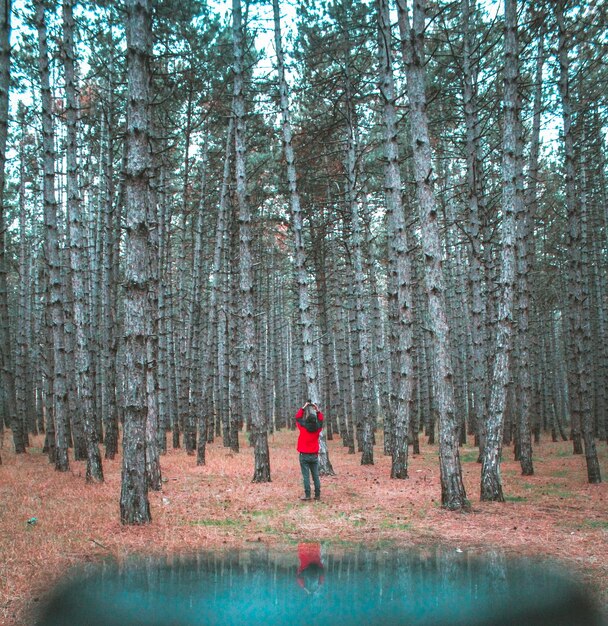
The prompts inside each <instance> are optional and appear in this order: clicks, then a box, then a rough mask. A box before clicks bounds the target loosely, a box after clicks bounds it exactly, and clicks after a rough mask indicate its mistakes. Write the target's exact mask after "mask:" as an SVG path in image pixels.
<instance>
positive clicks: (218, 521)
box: [186, 517, 243, 527]
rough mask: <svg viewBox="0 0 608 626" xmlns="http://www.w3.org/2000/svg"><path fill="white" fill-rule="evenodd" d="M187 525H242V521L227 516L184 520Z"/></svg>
mask: <svg viewBox="0 0 608 626" xmlns="http://www.w3.org/2000/svg"><path fill="white" fill-rule="evenodd" d="M186 523H187V524H188V526H225V527H234V526H242V525H243V522H241V521H240V520H237V519H232V518H230V517H227V518H225V519H193V520H188V521H187V522H186Z"/></svg>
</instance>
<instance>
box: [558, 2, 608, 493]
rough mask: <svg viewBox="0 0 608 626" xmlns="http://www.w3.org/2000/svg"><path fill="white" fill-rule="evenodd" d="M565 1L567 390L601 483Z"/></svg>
mask: <svg viewBox="0 0 608 626" xmlns="http://www.w3.org/2000/svg"><path fill="white" fill-rule="evenodd" d="M564 6H565V0H559V1H558V2H556V4H555V14H556V19H557V24H558V29H559V49H558V56H559V66H560V75H559V93H560V99H561V104H562V114H563V122H564V157H565V166H564V171H565V177H566V206H567V210H568V239H569V241H568V254H569V259H568V324H569V333H570V347H571V350H570V351H569V359H568V361H569V368H568V369H569V376H568V393H569V399H570V415H571V424H572V431H573V444H574V452H575V453H578V452H579V451H580V452H582V448H581V445H580V437H581V432H580V430H581V429H582V431H583V432H582V438H583V442H584V444H585V460H586V462H587V476H588V479H589V482H590V483H599V482H601V472H600V466H599V462H598V458H597V450H596V448H595V439H594V436H593V425H592V423H591V421H592V420H591V413H590V411H588V410H586V409H587V399H588V398H587V396H588V393H589V372H588V371H587V370H586V367H585V360H586V353H585V325H586V321H585V319H584V299H585V293H584V291H585V290H584V285H583V283H584V277H583V258H582V254H583V251H582V244H583V243H584V242H583V241H582V219H581V207H580V206H579V203H578V200H577V191H576V186H575V183H576V170H575V160H574V159H575V157H574V137H573V133H572V103H571V99H570V78H569V59H568V41H569V38H568V33H567V30H566V25H565V18H564Z"/></svg>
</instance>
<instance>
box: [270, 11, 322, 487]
mask: <svg viewBox="0 0 608 626" xmlns="http://www.w3.org/2000/svg"><path fill="white" fill-rule="evenodd" d="M272 6H273V15H274V40H275V50H276V53H277V69H278V74H279V76H278V79H279V95H280V104H281V120H282V131H283V149H284V151H285V160H286V164H287V183H288V186H289V199H290V210H291V224H292V231H293V236H294V248H295V254H294V258H295V273H296V281H297V285H298V313H299V319H300V325H301V328H302V356H303V361H304V374H305V377H306V392H307V396H308V397H307V400H310V401H311V402H313V403H315V404H319V403H320V402H321V396H320V392H319V381H318V372H317V364H316V362H315V358H314V357H315V355H314V345H313V340H314V336H313V320H312V311H311V309H310V302H309V288H308V278H307V275H306V267H305V252H304V238H303V232H302V211H301V207H300V194H299V192H298V188H297V173H296V164H295V155H294V151H293V145H292V128H291V119H290V111H289V94H288V89H287V81H286V79H285V65H284V61H283V46H282V42H281V20H280V12H279V2H278V0H273V3H272ZM319 472H320V473H321V474H322V475H333V474H334V471H333V468H332V466H331V462H330V460H329V454H328V451H327V444H326V441H325V433H324V431H321V436H320V437H319Z"/></svg>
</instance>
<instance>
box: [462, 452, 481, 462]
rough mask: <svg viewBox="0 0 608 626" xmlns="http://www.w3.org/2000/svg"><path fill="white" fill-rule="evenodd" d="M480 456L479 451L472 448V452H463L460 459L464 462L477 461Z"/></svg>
mask: <svg viewBox="0 0 608 626" xmlns="http://www.w3.org/2000/svg"><path fill="white" fill-rule="evenodd" d="M478 458H479V452H478V451H477V450H471V451H470V452H461V454H460V461H461V462H462V463H477V459H478Z"/></svg>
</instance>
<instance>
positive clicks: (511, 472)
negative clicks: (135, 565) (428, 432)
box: [0, 432, 608, 626]
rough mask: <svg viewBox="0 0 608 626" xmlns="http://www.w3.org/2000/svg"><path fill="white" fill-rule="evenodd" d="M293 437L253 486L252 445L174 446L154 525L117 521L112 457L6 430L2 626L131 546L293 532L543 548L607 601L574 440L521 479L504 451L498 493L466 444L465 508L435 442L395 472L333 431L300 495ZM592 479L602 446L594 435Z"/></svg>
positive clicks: (604, 537)
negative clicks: (310, 490)
mask: <svg viewBox="0 0 608 626" xmlns="http://www.w3.org/2000/svg"><path fill="white" fill-rule="evenodd" d="M295 437H296V436H295V433H293V432H280V433H277V434H275V435H273V436H271V438H270V452H271V472H272V482H271V483H266V484H252V483H251V476H252V474H253V454H252V450H251V449H250V448H248V447H247V444H246V441H245V439H243V442H242V451H241V452H240V453H239V454H233V453H231V452H230V451H229V450H227V449H225V448H223V447H222V445H221V442H219V441H218V442H217V443H214V444H211V445H209V446H208V449H207V464H206V465H205V466H203V467H197V466H196V459H195V458H194V457H189V456H187V455H186V454H185V452H184V451H183V450H171V451H170V452H169V453H168V454H167V455H166V456H164V457H163V458H162V461H161V464H162V472H163V481H164V484H163V489H162V492H159V493H156V492H152V493H151V494H150V502H151V508H152V517H153V521H152V524H150V525H147V526H142V527H124V526H122V525H121V523H120V520H119V510H118V502H119V494H120V470H121V462H120V460H119V459H116V460H114V461H105V462H104V473H105V482H104V483H103V484H100V485H87V484H85V480H84V473H85V468H84V464H83V463H82V462H72V463H71V470H70V471H69V472H68V473H65V474H60V473H58V472H56V471H54V470H53V468H52V467H51V466H49V464H48V460H47V458H46V456H45V455H43V454H42V450H41V446H42V438H41V437H36V438H34V439H33V441H32V444H33V445H32V447H31V448H30V450H29V452H28V453H27V454H26V455H19V456H16V455H15V454H14V453H13V452H12V451H11V449H10V448H11V445H10V433H5V437H4V446H3V447H2V449H1V454H2V462H3V464H2V465H0V624H1V625H2V626H15V625H17V624H19V625H21V624H27V623H28V618H27V616H28V614H30V612H31V610H32V609H33V608H34V607H35V606H36V605H37V603H38V602H39V601H40V599H41V597H42V596H43V595H44V593H45V592H46V591H48V590H49V589H50V588H51V587H52V586H53V584H54V583H55V582H56V581H57V580H59V579H60V578H61V576H62V574H64V573H65V572H66V571H68V570H69V569H70V568H72V567H74V566H78V565H81V564H83V563H87V562H91V561H96V560H100V559H104V558H107V557H112V558H115V559H117V560H120V559H122V558H124V557H126V556H129V555H132V554H158V555H162V556H165V555H173V554H176V553H180V554H182V553H190V552H194V551H199V550H211V549H225V548H247V547H252V546H256V547H257V546H259V545H260V544H264V545H267V546H270V547H273V548H277V549H281V550H282V549H286V550H293V548H294V546H295V545H296V544H297V543H299V542H302V541H311V540H314V541H321V542H325V543H327V544H328V545H330V546H336V547H340V548H342V547H348V546H349V545H355V544H361V543H364V544H367V545H368V546H370V547H379V546H383V545H390V546H393V545H394V546H397V547H408V546H428V545H434V544H438V545H441V546H446V547H448V548H453V549H455V550H464V551H468V552H471V553H472V554H483V553H484V552H485V551H487V550H494V549H499V550H502V551H503V552H504V554H505V555H507V556H510V555H526V556H535V557H551V558H554V559H557V560H558V561H559V562H561V563H563V564H564V566H565V568H567V569H569V570H571V571H572V572H573V573H575V575H576V576H577V577H580V578H581V579H582V580H583V581H584V582H585V583H586V584H587V585H588V587H589V589H590V590H591V592H592V593H593V594H594V595H595V596H596V597H597V598H598V599H599V601H600V602H601V603H602V604H603V605H604V606H605V607H606V606H608V515H607V512H608V509H607V503H608V486H607V484H606V483H602V484H600V485H589V484H588V483H587V482H586V469H585V460H584V457H582V456H576V457H575V456H573V455H572V454H571V444H570V443H568V442H566V443H561V442H560V443H552V442H550V441H548V440H544V441H543V442H542V443H541V444H540V445H538V446H536V447H535V471H536V474H535V475H534V476H531V477H523V476H521V475H520V469H519V464H518V463H515V462H514V461H512V452H511V450H506V451H505V460H504V462H503V465H502V476H503V483H504V489H505V494H506V497H507V502H505V503H503V504H496V503H480V502H479V476H480V466H479V464H477V463H476V457H477V453H476V450H475V449H474V448H473V447H470V446H464V447H463V448H462V451H461V456H462V461H463V473H464V481H465V486H466V490H467V495H468V497H469V499H470V500H471V504H472V511H471V512H470V513H452V512H448V511H444V510H442V509H441V507H440V486H439V468H438V460H437V449H436V448H435V447H431V446H427V445H424V444H423V445H422V450H421V454H420V455H417V456H412V457H410V478H409V479H408V480H391V479H390V478H389V475H390V459H389V458H387V457H384V456H383V455H382V447H381V446H380V445H379V446H377V448H376V463H375V465H373V466H365V467H363V466H361V465H360V455H358V454H357V455H349V454H348V453H347V450H346V448H344V447H343V446H342V442H341V440H340V439H338V438H337V439H334V440H333V441H330V442H329V451H330V459H331V461H332V464H333V467H334V470H335V471H336V476H333V477H324V478H322V485H323V487H322V488H323V494H322V501H321V502H300V501H299V499H298V498H299V496H300V495H301V478H300V473H299V465H298V460H297V454H296V451H295ZM599 450H600V459H601V466H602V475H603V477H604V479H605V480H606V479H608V476H607V474H608V453H607V449H606V445H605V444H599Z"/></svg>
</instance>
